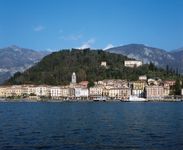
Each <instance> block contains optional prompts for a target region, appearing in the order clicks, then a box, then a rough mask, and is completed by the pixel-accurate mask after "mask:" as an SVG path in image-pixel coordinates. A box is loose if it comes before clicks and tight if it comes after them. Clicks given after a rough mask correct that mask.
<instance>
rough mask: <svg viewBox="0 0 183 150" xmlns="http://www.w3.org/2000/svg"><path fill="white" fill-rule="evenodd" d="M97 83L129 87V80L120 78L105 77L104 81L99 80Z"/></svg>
mask: <svg viewBox="0 0 183 150" xmlns="http://www.w3.org/2000/svg"><path fill="white" fill-rule="evenodd" d="M97 84H99V85H103V86H112V87H128V82H127V80H120V79H105V80H102V81H98V83H97Z"/></svg>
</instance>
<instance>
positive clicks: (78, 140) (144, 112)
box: [0, 102, 183, 150]
mask: <svg viewBox="0 0 183 150" xmlns="http://www.w3.org/2000/svg"><path fill="white" fill-rule="evenodd" d="M0 149H1V150H3V149H21V150H29V149H50V150H52V149H58V150H64V149H66V150H67V149H69V150H77V149H78V150H86V149H87V150H95V149H101V150H114V149H129V150H138V149H144V150H160V149H161V150H183V103H181V102H176V103H160V102H159V103H123V102H113V103H112V102H94V103H92V102H63V103H0Z"/></svg>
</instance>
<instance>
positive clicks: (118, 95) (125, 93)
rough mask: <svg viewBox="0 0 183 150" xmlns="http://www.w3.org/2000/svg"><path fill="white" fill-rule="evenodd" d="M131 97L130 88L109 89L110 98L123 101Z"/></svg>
mask: <svg viewBox="0 0 183 150" xmlns="http://www.w3.org/2000/svg"><path fill="white" fill-rule="evenodd" d="M130 95H131V89H130V88H111V89H109V94H108V96H109V97H110V98H114V99H123V100H126V99H128V98H129V97H130Z"/></svg>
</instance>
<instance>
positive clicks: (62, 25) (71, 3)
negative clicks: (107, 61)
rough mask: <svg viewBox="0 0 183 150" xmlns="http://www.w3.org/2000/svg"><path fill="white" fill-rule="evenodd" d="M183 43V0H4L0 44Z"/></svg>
mask: <svg viewBox="0 0 183 150" xmlns="http://www.w3.org/2000/svg"><path fill="white" fill-rule="evenodd" d="M129 43H141V44H146V45H149V46H154V47H159V48H163V49H167V50H171V49H176V48H179V47H183V0H0V47H6V46H8V45H13V44H14V45H18V46H20V47H26V48H32V49H37V50H46V49H47V50H48V49H50V50H56V49H62V48H72V47H75V48H77V47H83V48H84V47H92V48H105V47H107V46H108V47H111V46H119V45H124V44H129Z"/></svg>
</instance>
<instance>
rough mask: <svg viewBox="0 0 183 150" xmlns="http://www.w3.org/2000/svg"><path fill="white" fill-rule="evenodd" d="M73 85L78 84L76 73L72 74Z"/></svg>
mask: <svg viewBox="0 0 183 150" xmlns="http://www.w3.org/2000/svg"><path fill="white" fill-rule="evenodd" d="M71 83H72V84H76V73H75V72H73V73H72V77H71Z"/></svg>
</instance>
